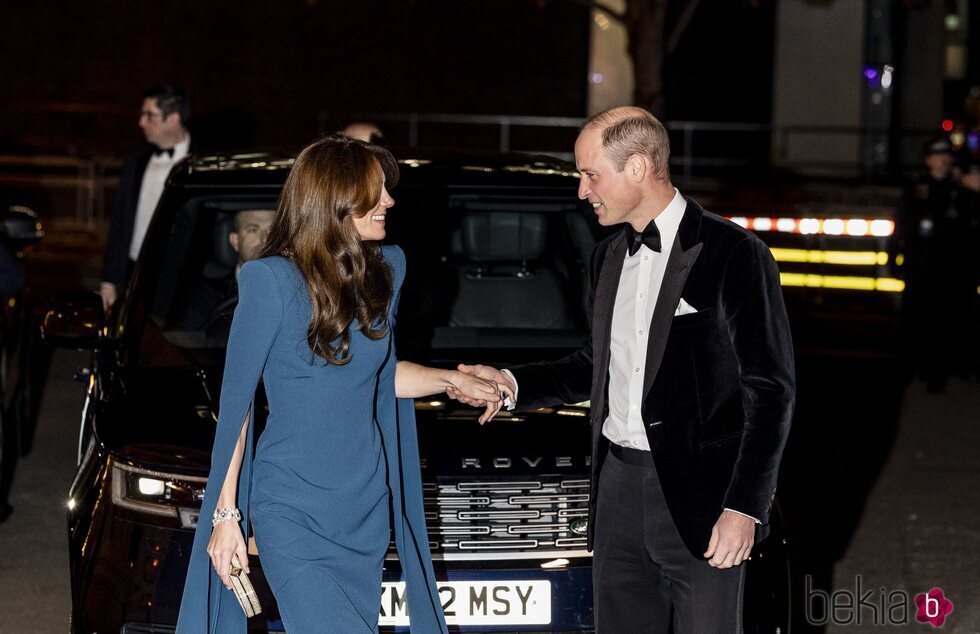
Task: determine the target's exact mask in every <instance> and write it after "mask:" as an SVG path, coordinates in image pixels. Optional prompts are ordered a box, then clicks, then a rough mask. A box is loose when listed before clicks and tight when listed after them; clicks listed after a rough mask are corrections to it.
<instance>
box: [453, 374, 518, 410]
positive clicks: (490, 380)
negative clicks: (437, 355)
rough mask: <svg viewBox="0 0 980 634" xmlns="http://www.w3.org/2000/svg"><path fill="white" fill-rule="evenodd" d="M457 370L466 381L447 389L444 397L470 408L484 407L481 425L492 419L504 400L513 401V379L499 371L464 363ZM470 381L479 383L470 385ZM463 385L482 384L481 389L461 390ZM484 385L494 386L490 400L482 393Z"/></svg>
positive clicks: (514, 387) (463, 380) (514, 390)
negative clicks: (485, 409)
mask: <svg viewBox="0 0 980 634" xmlns="http://www.w3.org/2000/svg"><path fill="white" fill-rule="evenodd" d="M457 369H458V370H459V373H460V374H461V375H462V376H464V377H466V379H462V380H461V381H460V383H461V385H458V386H451V387H449V388H447V389H446V395H447V396H449V398H451V399H454V400H457V401H459V402H460V403H466V404H467V405H470V406H472V407H486V408H487V411H486V412H485V413H484V414H483V416H481V417H480V424H481V425H482V424H484V423H486V422H487V421H489V420H490V419H492V418H493V417H494V415H496V413H497V412H498V411H500V408H501V406H503V404H504V399H510V400H511V401H513V400H514V399H515V396H516V394H517V386H516V385H515V384H514V381H513V379H511V378H510V377H509V376H508V375H507V374H505V373H503V372H501V371H500V370H498V369H496V368H492V367H490V366H488V365H467V364H465V363H460V364H459V366H458V368H457ZM471 381H478V382H479V383H478V384H477V383H472V384H471V383H470V382H471ZM464 383H465V384H468V385H470V386H471V387H474V386H476V385H480V384H482V386H483V387H481V389H462V387H463V385H462V384H464ZM486 385H492V386H494V394H493V399H492V400H488V399H487V398H486V392H485V391H484V390H485V386H486ZM491 407H492V413H491Z"/></svg>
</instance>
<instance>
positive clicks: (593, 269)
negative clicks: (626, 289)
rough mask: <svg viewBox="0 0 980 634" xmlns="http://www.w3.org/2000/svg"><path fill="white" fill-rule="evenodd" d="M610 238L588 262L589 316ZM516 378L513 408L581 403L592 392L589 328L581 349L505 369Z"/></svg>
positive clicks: (590, 315) (594, 252)
mask: <svg viewBox="0 0 980 634" xmlns="http://www.w3.org/2000/svg"><path fill="white" fill-rule="evenodd" d="M608 246H609V241H608V240H604V241H602V242H600V243H599V244H598V245H596V247H595V249H593V250H592V259H591V262H590V264H589V274H590V278H589V279H590V282H589V295H588V298H587V299H588V301H587V302H586V314H587V315H588V317H589V320H590V321H591V319H592V304H593V302H594V300H595V286H596V281H597V280H598V279H599V267H600V265H601V263H602V261H603V258H604V257H605V253H606V249H607V248H608ZM508 369H509V370H510V371H511V372H512V373H513V375H514V378H515V379H516V380H517V388H518V396H517V404H516V407H515V408H514V409H515V410H517V411H522V412H526V411H528V410H532V409H537V408H539V407H548V406H551V405H560V404H562V403H581V402H582V401H586V400H588V399H589V398H590V397H591V395H592V328H591V324H590V328H589V338H588V339H587V340H586V342H585V345H584V346H582V348H581V349H579V350H577V351H575V352H573V353H572V354H570V355H568V356H566V357H563V358H561V359H558V360H557V361H542V362H538V363H529V364H526V365H519V366H515V367H512V368H508Z"/></svg>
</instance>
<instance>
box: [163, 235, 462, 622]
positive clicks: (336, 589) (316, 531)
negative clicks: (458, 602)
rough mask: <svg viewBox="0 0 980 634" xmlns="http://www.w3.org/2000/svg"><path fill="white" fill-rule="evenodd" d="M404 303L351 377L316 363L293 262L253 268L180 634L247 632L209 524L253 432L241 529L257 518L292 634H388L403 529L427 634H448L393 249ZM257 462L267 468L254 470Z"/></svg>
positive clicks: (408, 577)
mask: <svg viewBox="0 0 980 634" xmlns="http://www.w3.org/2000/svg"><path fill="white" fill-rule="evenodd" d="M382 252H383V255H384V258H385V261H386V262H387V263H388V265H389V266H390V267H391V270H392V277H393V281H394V294H393V298H392V302H391V307H390V308H389V315H388V324H389V328H388V333H387V334H386V335H385V336H384V337H382V338H381V339H380V340H378V341H373V340H371V339H369V338H368V337H366V336H364V335H363V334H361V333H360V331H358V330H356V326H357V324H356V323H355V324H352V326H351V329H350V332H351V338H350V354H351V361H350V363H348V364H347V365H344V366H335V365H329V364H327V363H326V362H325V361H324V360H323V359H322V358H320V357H314V356H313V354H312V352H311V351H310V348H309V345H308V344H307V341H306V331H307V327H308V326H309V323H310V315H311V304H310V297H309V293H308V291H307V289H306V284H305V282H304V280H303V278H302V276H301V274H300V273H299V270H298V269H297V268H296V266H295V265H294V264H293V263H292V262H290V261H289V260H287V259H285V258H282V257H270V258H263V259H261V260H255V261H252V262H248V263H246V264H245V265H244V266H243V267H242V269H241V272H240V273H239V303H238V307H237V308H236V310H235V317H234V320H233V322H232V327H231V333H230V335H229V339H228V351H227V358H226V360H225V373H224V379H223V383H222V387H221V402H220V409H219V417H218V425H217V430H216V433H215V440H214V449H213V451H212V455H211V473H210V475H209V476H208V483H209V485H208V487H207V489H206V492H205V495H204V501H203V503H202V505H201V515H200V522H199V524H198V529H197V532H196V534H195V536H194V545H193V552H192V553H191V557H190V564H189V567H188V571H187V579H186V581H185V584H184V594H183V598H182V601H181V606H180V616H179V619H178V623H177V632H179V633H187V634H196V633H198V632H207V633H211V632H236V633H238V632H244V631H245V630H246V619H245V615H244V613H243V612H242V609H241V607H240V606H239V605H238V602H237V600H236V598H235V595H234V593H233V592H232V591H230V590H228V589H227V588H225V587H224V584H222V583H221V580H220V578H219V577H218V575H217V573H216V572H215V571H214V569H213V567H212V566H211V561H210V558H209V557H208V554H207V545H208V541H209V540H210V538H211V525H210V524H211V523H210V518H211V516H212V514H213V512H214V509H215V505H216V502H217V498H218V494H219V492H220V490H221V484H222V483H223V482H224V480H225V475H226V474H227V471H228V465H229V462H230V460H231V456H232V453H233V451H234V448H235V444H236V442H237V440H238V436H239V434H240V432H241V429H242V425H243V424H244V423H245V422H246V420H247V419H248V420H249V422H248V424H249V426H250V429H249V433H248V434H247V444H246V449H245V457H244V458H243V461H242V467H241V471H240V475H239V478H238V508H239V509H241V511H242V515H243V521H242V522H241V524H240V526H241V528H242V532H243V534H244V535H245V537H246V539H247V538H248V529H249V523H248V521H246V519H245V518H248V517H251V520H252V522H251V523H252V526H254V528H255V541H256V545H257V546H258V550H259V557H260V559H261V562H262V568H263V572H264V573H265V575H266V578H267V579H268V581H269V585H270V587H271V588H272V591H273V594H274V595H275V596H276V602H277V604H278V607H279V609H280V614H281V615H282V618H283V622H284V625H285V626H286V629H287V631H289V632H298V633H304V632H310V631H317V632H344V633H347V632H376V631H377V627H378V625H377V623H378V614H379V608H380V603H381V575H382V566H383V562H384V556H385V553H386V551H387V547H388V544H389V539H390V535H391V532H392V529H393V532H394V536H395V543H396V545H397V548H398V558H399V560H400V563H401V567H402V570H403V576H404V579H405V582H406V591H407V595H408V610H409V615H410V619H411V625H412V631H414V632H424V633H426V634H427V633H429V632H447V629H446V623H445V619H444V617H443V614H442V608H441V604H440V601H439V592H438V588H437V586H436V581H435V576H434V575H433V572H432V561H431V555H430V553H429V542H428V537H427V533H426V527H425V518H424V513H423V506H422V483H421V475H420V471H419V468H420V467H419V452H418V439H417V436H416V428H415V410H414V403H413V401H412V400H411V399H399V398H396V396H395V364H396V356H395V349H394V342H393V338H392V329H393V327H394V313H395V307H396V306H397V302H398V293H399V290H400V288H401V284H402V281H403V280H404V278H405V256H404V253H402V251H401V249H399V248H398V247H391V246H386V247H383V250H382ZM260 377H262V379H263V382H264V385H265V390H266V394H267V396H268V401H269V417H268V421H267V423H266V427H265V429H264V431H263V432H262V434H261V436H260V438H259V439H258V441H257V442H255V439H254V433H252V429H251V422H250V419H251V417H250V416H249V413H250V411H251V408H252V405H253V399H254V394H255V389H256V386H257V384H258V380H259V378H260ZM253 456H254V457H253Z"/></svg>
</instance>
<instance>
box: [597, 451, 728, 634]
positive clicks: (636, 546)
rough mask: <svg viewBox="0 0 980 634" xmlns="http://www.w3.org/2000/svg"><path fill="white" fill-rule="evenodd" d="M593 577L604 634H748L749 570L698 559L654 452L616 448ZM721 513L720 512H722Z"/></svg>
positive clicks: (603, 481) (603, 491)
mask: <svg viewBox="0 0 980 634" xmlns="http://www.w3.org/2000/svg"><path fill="white" fill-rule="evenodd" d="M597 502H598V509H597V516H596V526H595V552H594V553H593V562H592V576H593V598H594V606H595V623H596V632H597V633H598V634H633V633H637V634H639V633H644V634H645V633H661V632H662V633H667V632H670V631H671V629H670V628H671V623H673V627H674V629H673V632H674V634H712V633H715V632H718V633H724V634H732V633H740V632H742V587H743V584H744V578H745V566H744V565H741V566H735V567H732V568H728V569H726V570H719V569H717V568H713V567H711V566H710V565H709V564H708V562H707V561H706V560H704V559H701V558H696V557H694V556H693V555H692V554H691V552H690V551H689V550H688V549H687V546H685V545H684V542H683V541H682V540H681V537H680V535H679V534H678V532H677V528H676V527H675V526H674V521H673V519H672V518H671V516H670V512H669V511H668V510H667V503H666V500H665V499H664V494H663V489H661V487H660V480H659V478H658V477H657V470H656V468H655V467H654V465H653V457H652V455H651V454H650V452H648V451H639V450H636V449H627V448H622V447H618V446H615V447H613V448H612V449H611V450H610V453H609V455H608V456H607V457H606V460H605V462H604V463H603V466H602V471H601V473H600V474H599V495H598V500H597ZM719 512H720V511H719Z"/></svg>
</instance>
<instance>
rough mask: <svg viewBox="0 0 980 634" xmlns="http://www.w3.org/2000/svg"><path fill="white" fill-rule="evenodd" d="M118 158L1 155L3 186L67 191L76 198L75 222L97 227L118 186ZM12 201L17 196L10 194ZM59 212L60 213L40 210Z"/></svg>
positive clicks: (0, 181) (32, 189) (6, 188)
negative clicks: (108, 195) (107, 196)
mask: <svg viewBox="0 0 980 634" xmlns="http://www.w3.org/2000/svg"><path fill="white" fill-rule="evenodd" d="M119 166H120V161H119V159H117V158H110V157H94V158H78V157H72V156H57V155H37V156H21V155H0V187H2V188H3V189H5V190H8V191H9V190H16V189H21V190H31V191H56V192H68V193H69V195H72V194H73V197H74V210H73V212H74V213H73V214H66V213H64V212H62V213H61V214H59V215H62V216H65V215H73V216H74V220H75V222H77V223H79V224H80V225H82V226H85V227H89V228H96V227H98V226H99V225H101V224H102V222H103V220H104V218H105V206H106V193H107V191H108V190H112V189H115V188H116V186H117V185H118V172H119ZM10 197H11V198H12V200H11V202H19V201H17V200H14V199H13V198H14V197H15V195H14V194H10ZM39 211H42V212H46V213H56V214H57V212H58V211H60V210H39Z"/></svg>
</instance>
